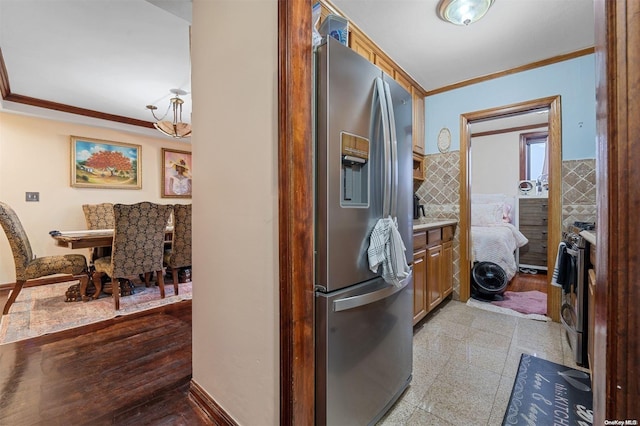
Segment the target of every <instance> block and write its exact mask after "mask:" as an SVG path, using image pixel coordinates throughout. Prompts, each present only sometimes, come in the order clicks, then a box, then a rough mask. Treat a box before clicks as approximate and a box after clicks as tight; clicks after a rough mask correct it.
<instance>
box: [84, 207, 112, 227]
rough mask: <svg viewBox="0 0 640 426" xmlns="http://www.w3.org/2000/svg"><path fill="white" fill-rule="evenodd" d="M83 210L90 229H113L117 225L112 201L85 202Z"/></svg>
mask: <svg viewBox="0 0 640 426" xmlns="http://www.w3.org/2000/svg"><path fill="white" fill-rule="evenodd" d="M82 210H83V211H84V218H85V220H86V221H87V228H88V229H113V227H114V226H115V223H116V222H115V218H114V216H113V204H112V203H101V204H83V205H82Z"/></svg>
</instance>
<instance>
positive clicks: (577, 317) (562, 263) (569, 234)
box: [554, 222, 593, 367]
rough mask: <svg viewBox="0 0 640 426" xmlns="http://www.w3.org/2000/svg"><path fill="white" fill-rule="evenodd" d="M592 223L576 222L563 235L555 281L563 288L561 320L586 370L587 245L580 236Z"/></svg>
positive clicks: (578, 362)
mask: <svg viewBox="0 0 640 426" xmlns="http://www.w3.org/2000/svg"><path fill="white" fill-rule="evenodd" d="M583 229H593V224H592V223H586V222H576V223H575V224H574V226H572V227H570V230H568V231H566V232H563V235H562V236H563V244H561V247H560V253H559V256H558V259H559V262H558V263H559V265H558V271H557V272H558V275H557V277H554V278H557V279H556V281H557V283H558V284H560V285H561V286H562V305H561V308H560V318H561V321H562V325H563V326H564V329H565V331H566V334H567V339H568V341H569V345H570V346H571V349H572V351H573V357H574V360H575V362H576V364H578V365H581V366H584V367H587V364H588V360H587V348H588V342H587V336H588V332H587V328H588V306H589V300H588V297H589V291H588V287H587V285H588V284H587V277H588V275H587V271H588V269H589V242H588V241H587V240H585V239H584V238H583V237H581V236H580V235H579V232H580V231H581V230H583Z"/></svg>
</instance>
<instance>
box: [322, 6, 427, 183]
mask: <svg viewBox="0 0 640 426" xmlns="http://www.w3.org/2000/svg"><path fill="white" fill-rule="evenodd" d="M321 6H322V7H321V13H320V22H319V23H318V28H319V26H320V25H321V24H322V22H323V21H324V20H325V19H326V17H327V16H329V15H330V14H332V13H335V14H337V15H340V16H344V14H342V13H340V12H339V11H338V10H337V9H336V7H335V6H333V5H332V4H331V3H330V2H328V1H325V0H323V1H321ZM347 19H348V17H347ZM349 47H351V49H353V50H355V51H356V52H357V53H358V54H359V55H361V56H363V57H364V58H366V59H367V60H368V61H369V62H372V63H374V64H376V65H377V66H378V67H379V68H380V69H381V70H382V71H384V72H385V73H387V74H388V75H390V76H391V77H393V79H394V80H396V81H397V82H398V83H399V84H400V85H401V86H402V87H404V88H405V89H406V91H407V92H408V93H410V94H411V98H412V104H413V126H412V127H413V129H412V131H413V152H414V154H417V156H423V155H424V96H425V92H424V90H423V89H422V87H420V85H419V84H418V83H416V82H415V81H414V80H413V79H412V78H411V77H410V76H409V75H408V74H407V73H406V72H404V70H403V69H402V68H400V67H399V66H398V64H396V63H395V62H394V61H393V60H392V59H391V58H390V57H389V56H387V54H386V53H384V52H383V51H382V50H381V49H380V48H379V47H378V46H376V44H375V43H374V42H373V41H372V40H371V39H370V38H369V37H368V36H367V35H366V34H365V33H363V32H362V31H361V30H360V29H359V28H358V27H357V26H356V25H354V24H353V23H352V22H351V21H349ZM419 160H420V159H419V158H418V162H420V161H419ZM415 163H416V155H414V166H415ZM418 175H421V173H417V174H416V173H414V179H416V180H423V179H424V178H422V179H421V178H419V177H418Z"/></svg>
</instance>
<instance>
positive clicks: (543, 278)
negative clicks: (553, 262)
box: [507, 271, 547, 294]
mask: <svg viewBox="0 0 640 426" xmlns="http://www.w3.org/2000/svg"><path fill="white" fill-rule="evenodd" d="M533 290H538V291H541V292H542V293H545V294H546V293H547V274H546V273H545V271H538V273H537V274H523V273H522V272H516V275H515V276H514V277H513V278H512V279H511V281H510V282H509V284H508V285H507V291H517V292H521V291H533Z"/></svg>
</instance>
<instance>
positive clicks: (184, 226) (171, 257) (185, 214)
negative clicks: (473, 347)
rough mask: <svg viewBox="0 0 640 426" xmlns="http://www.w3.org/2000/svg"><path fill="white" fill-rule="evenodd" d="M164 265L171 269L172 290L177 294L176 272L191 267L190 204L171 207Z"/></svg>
mask: <svg viewBox="0 0 640 426" xmlns="http://www.w3.org/2000/svg"><path fill="white" fill-rule="evenodd" d="M164 263H165V265H167V268H170V269H171V274H172V277H173V289H174V291H175V294H178V270H179V269H180V268H184V267H185V266H191V204H175V205H174V206H173V238H172V239H171V250H167V251H165V254H164Z"/></svg>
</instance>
